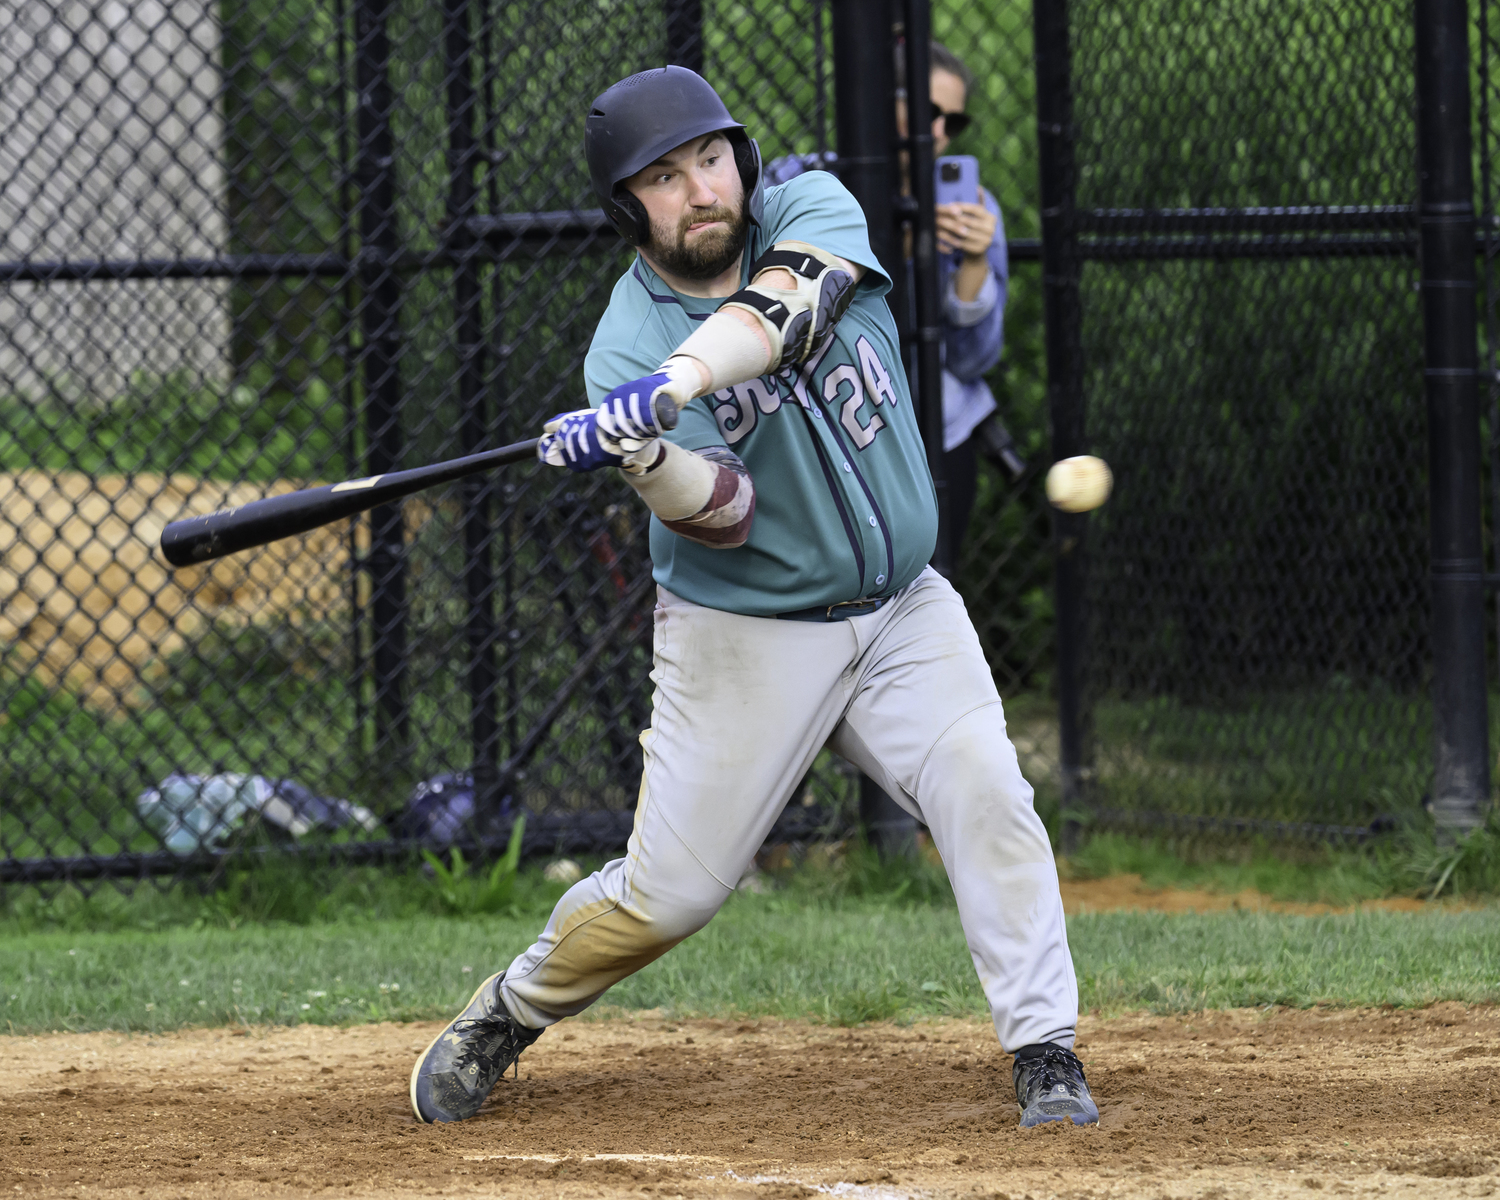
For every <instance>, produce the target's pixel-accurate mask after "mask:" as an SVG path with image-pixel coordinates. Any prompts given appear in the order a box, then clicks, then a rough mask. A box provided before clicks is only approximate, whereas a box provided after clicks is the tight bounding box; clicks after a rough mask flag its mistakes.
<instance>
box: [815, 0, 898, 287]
mask: <svg viewBox="0 0 1500 1200" xmlns="http://www.w3.org/2000/svg"><path fill="white" fill-rule="evenodd" d="M894 49H895V47H894V45H893V43H892V40H891V12H890V4H889V0H833V95H834V105H833V107H834V123H835V129H834V138H835V141H836V142H837V145H838V175H839V179H840V180H841V181H842V182H843V185H844V186H845V187H846V188H848V189H849V191H850V193H851V194H852V195H853V196H854V198H855V199H856V200H858V201H859V206H860V208H862V209H863V210H864V213H865V223H866V225H867V226H868V227H869V233H870V249H871V250H872V251H874V253H875V257H876V258H877V259H878V260H879V261H880V265H881V266H882V267H884V268H885V273H886V274H887V275H889V276H890V277H891V278H892V279H893V280H896V279H900V278H901V277H902V276H903V275H905V273H906V263H905V262H904V261H903V259H902V255H901V241H900V239H899V238H898V237H897V236H896V209H895V199H896V194H897V192H898V191H900V183H899V180H898V179H897V175H896V155H895V149H896V133H895V125H894V121H895V102H894V100H893V99H892V97H893V95H894V93H895V91H896V63H895V59H894V57H893V54H894ZM896 307H897V306H896V303H895V301H894V300H893V301H892V308H896Z"/></svg>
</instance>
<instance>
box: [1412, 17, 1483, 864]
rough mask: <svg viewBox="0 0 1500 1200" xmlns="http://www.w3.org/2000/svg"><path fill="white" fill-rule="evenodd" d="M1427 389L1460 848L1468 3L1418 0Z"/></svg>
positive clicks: (1469, 296) (1470, 452) (1470, 258)
mask: <svg viewBox="0 0 1500 1200" xmlns="http://www.w3.org/2000/svg"><path fill="white" fill-rule="evenodd" d="M1416 22H1417V28H1416V46H1417V162H1418V165H1419V174H1420V176H1421V204H1420V211H1419V215H1420V219H1421V270H1422V319H1423V324H1424V327H1425V344H1424V350H1425V354H1424V359H1425V361H1424V367H1425V369H1424V371H1423V376H1424V381H1425V385H1426V393H1427V444H1428V455H1429V470H1430V473H1431V480H1430V487H1431V504H1432V658H1433V686H1432V701H1433V704H1432V707H1433V729H1434V734H1435V746H1434V757H1435V762H1434V768H1435V778H1434V780H1433V788H1432V802H1433V815H1434V817H1435V818H1436V821H1437V827H1438V834H1439V837H1441V838H1443V839H1445V840H1449V841H1451V840H1453V839H1454V838H1455V837H1460V836H1462V835H1463V834H1465V833H1468V832H1469V831H1470V830H1472V829H1474V828H1475V827H1476V826H1478V825H1479V824H1480V822H1481V821H1482V820H1483V819H1484V816H1483V810H1484V807H1485V805H1486V804H1487V802H1488V800H1489V791H1490V776H1489V715H1488V697H1487V696H1486V694H1485V654H1484V591H1483V589H1484V561H1483V551H1482V549H1481V545H1480V536H1481V535H1480V497H1479V455H1480V449H1479V445H1480V441H1479V380H1478V374H1477V369H1478V365H1479V346H1478V316H1477V313H1476V311H1475V299H1476V298H1475V293H1474V288H1475V268H1474V253H1475V249H1474V247H1475V242H1474V178H1473V163H1472V161H1471V155H1472V149H1473V148H1472V135H1471V132H1470V127H1469V113H1470V108H1469V42H1468V31H1469V26H1468V5H1467V3H1466V0H1417V4H1416Z"/></svg>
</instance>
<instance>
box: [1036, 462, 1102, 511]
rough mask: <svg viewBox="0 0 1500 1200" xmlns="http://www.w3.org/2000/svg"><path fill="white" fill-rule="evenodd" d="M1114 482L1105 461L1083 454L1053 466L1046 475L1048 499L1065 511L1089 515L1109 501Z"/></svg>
mask: <svg viewBox="0 0 1500 1200" xmlns="http://www.w3.org/2000/svg"><path fill="white" fill-rule="evenodd" d="M1114 482H1115V477H1114V476H1113V475H1112V474H1110V470H1109V464H1108V463H1106V462H1105V461H1104V460H1103V459H1102V458H1095V457H1094V456H1093V455H1092V454H1080V455H1078V456H1077V457H1076V458H1065V459H1062V460H1061V461H1060V462H1055V463H1053V464H1052V469H1051V470H1050V471H1048V472H1047V499H1048V500H1050V501H1052V503H1053V504H1054V505H1055V506H1056V507H1058V508H1060V509H1062V510H1063V512H1070V513H1081V512H1088V511H1089V510H1090V509H1095V508H1098V507H1099V506H1100V505H1101V504H1103V503H1104V502H1105V501H1106V500H1108V499H1109V490H1110V488H1111V487H1113V486H1114Z"/></svg>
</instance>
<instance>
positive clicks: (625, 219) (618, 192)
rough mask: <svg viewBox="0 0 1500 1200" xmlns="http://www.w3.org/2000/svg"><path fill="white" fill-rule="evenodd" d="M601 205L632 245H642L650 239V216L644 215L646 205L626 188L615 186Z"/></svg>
mask: <svg viewBox="0 0 1500 1200" xmlns="http://www.w3.org/2000/svg"><path fill="white" fill-rule="evenodd" d="M603 207H604V215H605V216H607V217H608V218H609V219H610V221H611V222H612V223H613V224H614V227H615V229H616V231H618V233H619V235H620V236H621V237H622V238H624V239H625V240H626V241H627V242H629V243H630V244H631V245H632V246H642V245H645V243H646V242H648V241H650V240H651V218H650V217H649V216H647V215H646V206H645V205H644V204H642V203H641V202H640V200H639V199H638V198H637V197H635V196H633V195H631V193H630V190H629V189H628V188H625V187H618V186H617V187H616V188H615V191H614V195H612V196H611V197H610V198H609V203H608V204H606V205H604V206H603Z"/></svg>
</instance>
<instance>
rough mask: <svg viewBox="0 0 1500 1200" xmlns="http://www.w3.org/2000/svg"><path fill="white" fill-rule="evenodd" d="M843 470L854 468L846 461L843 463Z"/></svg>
mask: <svg viewBox="0 0 1500 1200" xmlns="http://www.w3.org/2000/svg"><path fill="white" fill-rule="evenodd" d="M844 470H846V471H852V470H854V468H853V467H851V466H850V465H849V464H848V463H845V464H844Z"/></svg>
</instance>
